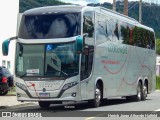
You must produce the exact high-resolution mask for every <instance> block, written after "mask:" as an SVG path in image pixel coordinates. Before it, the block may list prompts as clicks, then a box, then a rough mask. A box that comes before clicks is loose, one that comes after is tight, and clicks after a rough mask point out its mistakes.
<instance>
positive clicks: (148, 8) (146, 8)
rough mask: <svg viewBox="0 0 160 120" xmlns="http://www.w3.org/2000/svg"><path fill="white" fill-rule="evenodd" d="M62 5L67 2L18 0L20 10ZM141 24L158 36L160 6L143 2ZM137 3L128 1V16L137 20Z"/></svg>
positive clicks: (105, 5) (106, 4) (118, 7)
mask: <svg viewBox="0 0 160 120" xmlns="http://www.w3.org/2000/svg"><path fill="white" fill-rule="evenodd" d="M62 4H63V5H64V4H68V3H64V2H60V1H58V0H20V12H24V11H25V10H28V9H31V8H36V7H42V6H51V5H62ZM88 5H89V6H100V4H88ZM123 5H124V4H123V2H120V1H118V2H117V11H118V12H120V13H123ZM101 6H103V7H106V8H108V9H112V4H110V3H104V4H101ZM142 6H143V7H142V10H143V12H142V24H144V25H146V26H149V27H152V28H153V29H154V30H155V33H156V37H157V38H160V14H159V11H160V6H158V5H156V4H153V3H152V4H149V3H143V5H142ZM138 11H139V5H138V2H129V16H130V17H132V18H135V19H136V20H138Z"/></svg>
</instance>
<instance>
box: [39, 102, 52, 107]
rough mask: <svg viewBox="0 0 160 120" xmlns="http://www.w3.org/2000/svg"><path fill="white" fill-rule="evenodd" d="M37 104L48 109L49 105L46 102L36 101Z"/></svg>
mask: <svg viewBox="0 0 160 120" xmlns="http://www.w3.org/2000/svg"><path fill="white" fill-rule="evenodd" d="M38 104H39V106H40V107H41V108H49V106H50V104H51V103H50V102H48V101H38Z"/></svg>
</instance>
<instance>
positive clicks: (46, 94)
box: [39, 93, 50, 97]
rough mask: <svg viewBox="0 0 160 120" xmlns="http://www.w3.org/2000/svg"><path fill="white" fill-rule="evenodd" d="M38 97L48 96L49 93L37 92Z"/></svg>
mask: <svg viewBox="0 0 160 120" xmlns="http://www.w3.org/2000/svg"><path fill="white" fill-rule="evenodd" d="M39 97H50V94H49V93H39Z"/></svg>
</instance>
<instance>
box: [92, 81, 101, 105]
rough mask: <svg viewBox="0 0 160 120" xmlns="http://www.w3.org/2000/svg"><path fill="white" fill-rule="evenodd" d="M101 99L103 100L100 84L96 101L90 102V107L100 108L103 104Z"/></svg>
mask: <svg viewBox="0 0 160 120" xmlns="http://www.w3.org/2000/svg"><path fill="white" fill-rule="evenodd" d="M101 99H102V91H101V89H100V86H99V84H96V89H95V93H94V100H91V101H89V104H90V106H91V107H93V108H97V107H99V106H100V104H101Z"/></svg>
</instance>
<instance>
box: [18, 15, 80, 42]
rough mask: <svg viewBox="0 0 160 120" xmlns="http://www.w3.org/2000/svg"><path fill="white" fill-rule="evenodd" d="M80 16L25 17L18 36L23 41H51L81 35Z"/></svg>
mask: <svg viewBox="0 0 160 120" xmlns="http://www.w3.org/2000/svg"><path fill="white" fill-rule="evenodd" d="M80 15H81V14H80V13H62V14H49V15H23V17H22V21H21V25H20V29H19V34H18V36H19V37H20V38H23V39H44V38H45V39H51V38H66V37H73V36H76V35H80V30H81V28H80V26H81V17H80Z"/></svg>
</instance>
